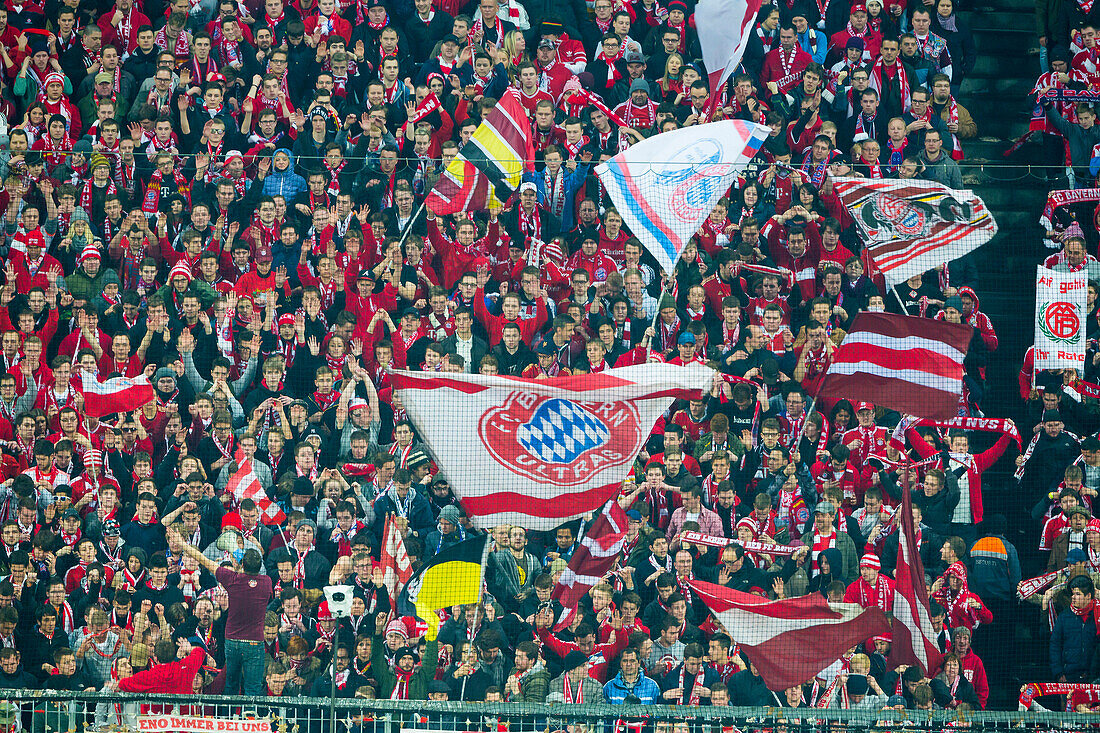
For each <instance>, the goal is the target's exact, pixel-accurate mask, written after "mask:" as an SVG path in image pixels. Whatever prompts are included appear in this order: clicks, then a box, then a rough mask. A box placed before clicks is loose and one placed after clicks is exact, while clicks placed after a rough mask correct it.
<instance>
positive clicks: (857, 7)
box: [848, 3, 867, 15]
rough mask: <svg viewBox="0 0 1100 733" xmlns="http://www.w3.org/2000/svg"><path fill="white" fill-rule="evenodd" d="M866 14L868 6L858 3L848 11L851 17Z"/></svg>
mask: <svg viewBox="0 0 1100 733" xmlns="http://www.w3.org/2000/svg"><path fill="white" fill-rule="evenodd" d="M866 12H867V6H866V5H864V4H863V3H856V4H855V5H853V6H852V7H851V9H850V10H849V11H848V14H849V15H851V14H852V13H866Z"/></svg>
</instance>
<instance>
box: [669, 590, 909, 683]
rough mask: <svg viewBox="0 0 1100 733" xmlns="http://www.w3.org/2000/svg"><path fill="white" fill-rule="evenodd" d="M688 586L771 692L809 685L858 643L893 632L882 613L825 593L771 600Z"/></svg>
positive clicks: (749, 594)
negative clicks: (831, 600)
mask: <svg viewBox="0 0 1100 733" xmlns="http://www.w3.org/2000/svg"><path fill="white" fill-rule="evenodd" d="M688 583H689V585H690V586H691V589H692V590H694V591H695V593H696V594H697V595H698V596H699V599H700V600H702V601H703V603H705V604H706V605H707V608H709V609H710V610H711V612H712V613H714V616H715V618H717V619H718V621H719V623H721V624H722V626H724V627H725V628H726V631H728V632H729V635H730V638H732V639H733V641H734V642H736V643H737V644H739V645H740V647H741V649H742V651H744V652H745V654H746V656H748V658H749V661H750V662H752V663H753V664H754V665H756V669H757V671H758V672H759V673H760V676H761V677H762V678H763V680H764V682H765V684H766V685H767V686H768V689H769V690H785V689H787V688H788V687H793V686H795V685H800V684H802V683H803V682H807V681H809V680H810V679H812V678H813V677H814V676H815V675H817V674H818V673H819V672H821V671H822V670H823V669H825V668H826V667H828V666H829V665H830V664H832V663H833V662H835V661H836V660H838V659H840V657H841V655H842V654H844V652H846V651H848V650H849V649H851V648H852V647H853V646H855V645H856V644H858V643H860V642H862V641H866V640H868V639H870V638H871V637H873V636H878V635H880V634H885V633H886V632H887V631H888V630H889V629H890V622H889V621H887V619H886V614H885V613H884V612H883V610H882V609H881V608H878V607H873V608H862V607H861V606H859V605H858V604H855V603H829V602H828V601H826V600H825V598H824V597H823V596H822V595H821V594H819V593H811V594H810V595H806V596H799V597H797V598H786V599H783V600H779V601H771V600H768V599H767V598H761V597H760V596H757V595H753V594H751V593H742V592H741V591H736V590H732V589H730V588H726V587H724V586H721V585H715V584H714V583H706V582H704V581H701V580H691V581H688Z"/></svg>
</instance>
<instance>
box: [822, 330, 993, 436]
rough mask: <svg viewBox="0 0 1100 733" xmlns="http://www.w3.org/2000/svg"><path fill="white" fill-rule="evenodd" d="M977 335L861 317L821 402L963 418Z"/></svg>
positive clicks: (834, 362) (830, 372)
mask: <svg viewBox="0 0 1100 733" xmlns="http://www.w3.org/2000/svg"><path fill="white" fill-rule="evenodd" d="M973 331H974V329H973V328H972V327H971V326H967V325H963V324H955V323H945V322H944V321H933V320H932V319H930V318H916V317H914V316H895V315H891V314H887V313H866V312H864V313H860V314H859V315H857V316H856V319H855V321H853V322H852V330H850V331H849V332H848V335H847V336H845V337H844V341H843V342H841V344H840V346H839V347H837V349H836V351H834V352H833V359H832V363H831V364H830V365H829V370H828V372H827V373H826V374H825V379H824V380H822V382H821V387H820V389H819V390H818V396H819V397H831V398H841V397H843V398H845V399H849V400H852V401H853V402H871V403H873V404H875V405H880V406H882V407H888V408H891V409H894V410H897V411H898V412H902V413H907V414H909V415H916V416H918V417H929V418H932V419H934V420H948V419H950V418H952V417H957V416H958V414H959V398H960V396H961V395H962V388H963V384H962V379H963V373H964V370H963V359H965V358H966V351H967V349H968V348H969V346H970V337H971V334H972V333H973Z"/></svg>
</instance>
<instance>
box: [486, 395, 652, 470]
mask: <svg viewBox="0 0 1100 733" xmlns="http://www.w3.org/2000/svg"><path fill="white" fill-rule="evenodd" d="M478 437H479V438H480V439H481V441H482V442H483V443H484V444H485V447H486V448H487V449H488V450H489V453H490V455H492V457H493V458H494V459H495V460H496V461H497V462H498V463H500V464H501V465H502V466H504V467H506V468H507V469H508V470H510V471H512V472H513V473H516V474H518V475H520V476H524V477H526V478H530V479H535V480H544V481H547V482H553V483H555V484H560V485H563V486H576V485H580V484H583V483H586V482H590V481H592V480H594V477H595V476H596V475H597V474H599V473H602V472H604V471H609V470H613V469H616V468H620V467H622V466H624V465H626V464H628V463H630V462H631V461H632V460H633V458H634V455H635V454H636V453H637V451H638V450H639V449H640V448H641V443H642V440H643V439H644V438H645V436H644V435H643V431H642V430H641V426H640V424H639V417H638V412H637V410H636V409H635V408H634V406H633V405H632V404H631V403H629V402H584V401H580V400H567V399H562V398H560V397H547V396H545V395H538V394H535V393H533V392H523V391H518V392H512V393H511V394H510V395H509V396H508V397H507V398H506V399H505V401H504V404H503V405H501V406H500V407H497V408H494V409H492V410H489V411H488V412H486V413H485V415H484V416H483V417H482V418H481V421H480V422H479V423H478ZM612 480H615V479H614V478H612V477H609V478H608V482H611V481H612Z"/></svg>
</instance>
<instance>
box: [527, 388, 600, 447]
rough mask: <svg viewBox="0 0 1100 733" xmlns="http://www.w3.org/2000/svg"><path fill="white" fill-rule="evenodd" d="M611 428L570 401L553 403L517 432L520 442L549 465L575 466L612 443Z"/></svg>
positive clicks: (540, 410)
mask: <svg viewBox="0 0 1100 733" xmlns="http://www.w3.org/2000/svg"><path fill="white" fill-rule="evenodd" d="M610 437H611V435H610V432H609V431H608V429H607V426H606V425H604V423H603V422H602V421H601V420H600V419H599V418H597V417H596V416H595V415H593V414H592V413H590V412H588V411H587V410H585V409H584V408H582V407H581V406H579V405H576V404H574V403H572V402H570V401H569V400H563V399H559V398H553V399H549V400H547V401H546V402H544V403H542V404H541V405H539V407H538V409H537V410H535V412H534V414H533V415H531V419H530V420H528V421H527V422H525V423H524V424H523V425H520V426H519V428H518V429H517V430H516V440H518V441H519V444H520V445H521V446H523V448H524V449H526V450H527V451H528V452H529V453H531V454H532V455H534V456H538V457H539V458H541V459H542V460H544V461H546V462H547V463H572V462H573V461H575V460H576V459H577V457H578V456H580V455H581V454H582V453H584V452H585V451H589V450H592V449H593V448H598V447H600V446H601V445H603V444H604V443H606V442H607V441H608V438H610Z"/></svg>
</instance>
